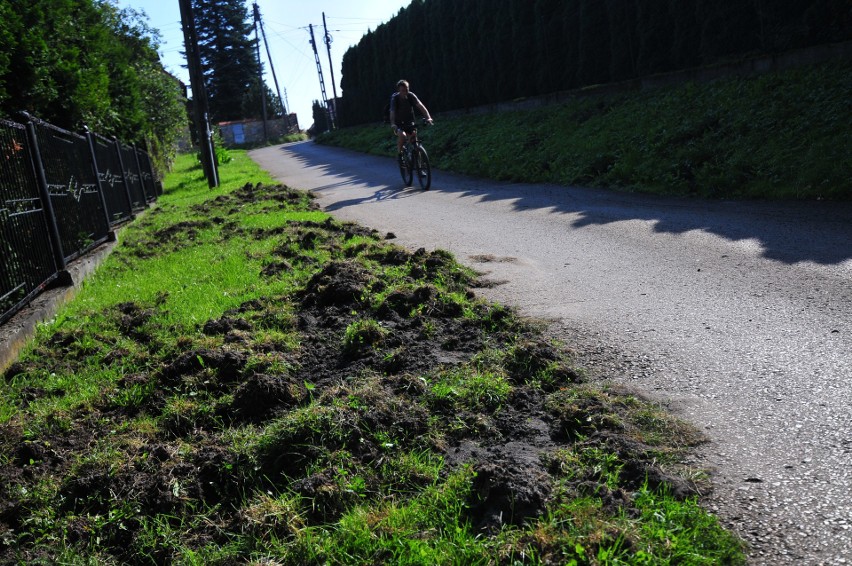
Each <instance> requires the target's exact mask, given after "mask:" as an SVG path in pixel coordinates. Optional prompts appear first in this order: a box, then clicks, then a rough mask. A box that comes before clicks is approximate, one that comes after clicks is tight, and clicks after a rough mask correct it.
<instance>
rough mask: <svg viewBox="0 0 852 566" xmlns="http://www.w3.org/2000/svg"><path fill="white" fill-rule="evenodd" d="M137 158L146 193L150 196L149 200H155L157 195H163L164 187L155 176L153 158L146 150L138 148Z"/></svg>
mask: <svg viewBox="0 0 852 566" xmlns="http://www.w3.org/2000/svg"><path fill="white" fill-rule="evenodd" d="M136 158H137V160H138V163H139V171H140V172H141V175H142V186H143V187H144V189H145V194H146V195H147V196H148V202H152V201H155V200H157V197H161V196H163V188H162V185H160V184H159V183H158V182H157V179H156V177H155V176H154V165H153V164H152V163H151V158H150V156H149V155H148V154H147V153H146V152H144V151H142V150H140V149H138V148H137V149H136Z"/></svg>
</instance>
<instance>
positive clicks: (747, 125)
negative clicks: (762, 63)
mask: <svg viewBox="0 0 852 566" xmlns="http://www.w3.org/2000/svg"><path fill="white" fill-rule="evenodd" d="M850 92H852V62H850V61H838V62H833V63H827V64H821V65H815V66H811V67H806V68H800V69H794V70H789V71H784V72H775V73H768V74H764V75H760V76H756V77H749V78H726V79H719V80H716V81H713V82H709V83H686V84H682V85H678V86H668V87H659V88H654V89H649V90H645V91H639V92H628V93H620V94H605V95H588V94H586V95H584V96H580V97H577V98H575V99H571V100H568V101H565V102H561V103H558V104H551V105H548V106H544V107H541V108H537V109H533V110H520V111H505V112H493V113H489V114H471V115H452V116H442V117H439V119H438V120H437V122H436V124H435V126H434V127H431V128H421V129H420V132H421V134H422V135H421V137H422V139H423V141H424V144H425V145H426V147H427V148H428V149H429V156H430V159H431V162H432V165H433V167H438V168H440V169H445V170H448V171H455V172H458V173H464V174H468V175H475V176H480V177H487V178H491V179H497V180H504V181H516V182H533V183H556V184H562V185H583V186H597V187H610V188H614V189H618V190H624V191H636V192H643V193H655V194H665V195H682V196H698V197H706V198H717V199H729V198H733V199H755V198H759V199H781V200H823V199H825V200H850V199H852V132H850V129H849V127H848V124H850V123H852V106H850V104H849V93H850ZM318 141H319V142H320V143H325V144H329V145H337V146H342V147H348V148H350V149H355V150H358V151H364V152H368V153H373V154H377V155H392V154H393V148H394V147H395V145H394V144H395V140H394V138H393V137H392V136H391V134H390V128H389V127H387V126H384V125H375V124H372V125H368V126H363V127H357V128H347V129H344V130H338V131H335V132H331V133H327V134H323V135H322V136H320V137H319V138H318Z"/></svg>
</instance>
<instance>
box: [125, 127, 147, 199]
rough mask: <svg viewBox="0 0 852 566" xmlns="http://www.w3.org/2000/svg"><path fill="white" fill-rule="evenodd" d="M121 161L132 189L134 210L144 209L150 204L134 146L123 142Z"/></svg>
mask: <svg viewBox="0 0 852 566" xmlns="http://www.w3.org/2000/svg"><path fill="white" fill-rule="evenodd" d="M121 163H122V164H123V165H124V179H125V181H126V182H127V187H128V189H129V190H130V199H131V202H132V203H133V210H134V211H137V210H143V209H144V208H145V207H146V206H147V205H148V198H147V196H146V194H145V187H144V186H143V185H142V175H141V174H140V172H139V162H138V161H137V160H136V151H135V150H134V149H133V147H131V146H129V145H125V144H121Z"/></svg>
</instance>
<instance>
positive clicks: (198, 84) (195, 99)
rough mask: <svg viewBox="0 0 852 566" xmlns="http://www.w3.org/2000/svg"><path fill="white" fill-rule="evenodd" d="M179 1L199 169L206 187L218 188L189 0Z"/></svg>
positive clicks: (193, 20)
mask: <svg viewBox="0 0 852 566" xmlns="http://www.w3.org/2000/svg"><path fill="white" fill-rule="evenodd" d="M179 1H180V19H181V23H182V24H183V42H184V47H185V48H186V64H187V67H188V68H189V84H190V87H191V88H192V106H193V108H194V110H195V112H194V114H195V129H196V132H197V133H198V144H199V146H200V150H201V166H202V168H203V169H204V176H205V177H206V178H207V186H208V187H210V188H211V189H212V188H215V187H218V186H219V168H218V165H217V164H216V153H215V151H214V150H213V132H212V131H211V129H210V122H209V121H208V117H209V115H210V110H209V108H208V107H207V91H206V90H205V89H204V77H203V75H202V73H201V57H200V56H199V54H198V34H197V33H196V31H195V16H194V15H193V13H192V4H191V0H179Z"/></svg>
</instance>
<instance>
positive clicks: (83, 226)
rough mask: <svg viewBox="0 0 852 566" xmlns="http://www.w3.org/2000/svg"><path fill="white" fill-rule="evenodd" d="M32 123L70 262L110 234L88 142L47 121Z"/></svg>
mask: <svg viewBox="0 0 852 566" xmlns="http://www.w3.org/2000/svg"><path fill="white" fill-rule="evenodd" d="M33 123H34V125H35V131H36V137H37V139H38V145H39V151H40V154H41V159H42V163H43V167H44V175H45V178H46V180H47V188H48V193H49V195H50V200H51V203H52V205H53V212H54V215H55V216H56V222H57V225H58V227H59V237H60V240H61V242H62V250H63V252H64V253H65V259H66V261H70V260H71V259H73V258H76V257H78V256H79V255H81V254H82V253H84V252H86V251H88V250H90V249H92V248H93V247H95V246H96V245H98V244H101V243H103V242H105V241H106V240H107V239H108V237H109V234H110V227H109V222H108V220H107V212H106V209H105V205H104V199H103V195H102V194H101V192H100V190H99V188H98V178H97V175H96V173H95V169H94V166H93V164H92V156H91V150H90V148H89V142H88V140H87V139H86V138H85V137H84V136H81V135H80V134H75V133H73V132H69V131H67V130H63V129H61V128H57V127H56V126H53V125H51V124H48V123H47V122H42V121H33Z"/></svg>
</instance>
